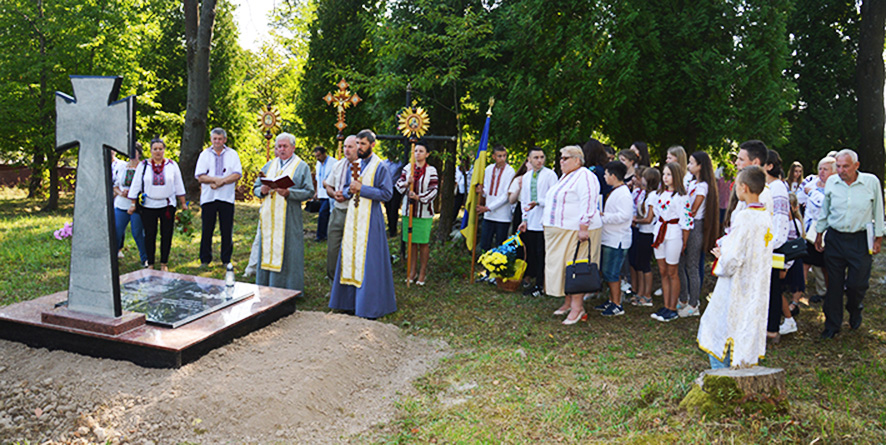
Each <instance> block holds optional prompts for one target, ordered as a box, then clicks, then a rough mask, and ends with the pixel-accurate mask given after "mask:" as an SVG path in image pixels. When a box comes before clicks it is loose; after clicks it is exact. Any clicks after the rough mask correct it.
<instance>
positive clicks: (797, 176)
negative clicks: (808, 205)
mask: <svg viewBox="0 0 886 445" xmlns="http://www.w3.org/2000/svg"><path fill="white" fill-rule="evenodd" d="M786 182H787V183H788V192H790V193H791V194H796V193H797V190H798V189H799V188H800V185H801V184H803V164H801V163H800V161H794V163H793V164H791V169H790V170H788V180H787V181H786Z"/></svg>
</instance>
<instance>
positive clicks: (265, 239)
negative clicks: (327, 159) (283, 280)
mask: <svg viewBox="0 0 886 445" xmlns="http://www.w3.org/2000/svg"><path fill="white" fill-rule="evenodd" d="M293 156H295V155H293ZM299 164H301V159H300V158H299V157H298V156H295V159H294V160H292V161H290V162H289V165H287V166H286V167H283V168H282V169H281V168H280V167H279V165H280V161H279V158H278V159H275V160H273V161H271V165H270V167H268V174H267V175H266V177H268V178H276V177H278V176H281V175H283V174H285V175H286V176H289V177H290V178H292V175H293V174H295V169H296V168H298V166H299ZM293 179H294V178H293ZM259 215H260V217H261V220H260V222H261V268H262V269H264V270H269V271H271V272H280V270H281V268H282V266H283V246H284V241H285V240H286V198H284V197H282V196H280V195H279V194H277V192H274V191H272V192H271V194H270V195H268V196H266V197H265V199H264V200H263V201H262V203H261V208H260V209H259Z"/></svg>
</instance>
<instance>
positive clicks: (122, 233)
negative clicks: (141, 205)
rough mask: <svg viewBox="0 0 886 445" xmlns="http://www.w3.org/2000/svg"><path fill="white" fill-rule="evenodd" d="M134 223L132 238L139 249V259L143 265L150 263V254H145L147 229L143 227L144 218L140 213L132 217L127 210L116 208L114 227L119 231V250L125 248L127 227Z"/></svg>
mask: <svg viewBox="0 0 886 445" xmlns="http://www.w3.org/2000/svg"><path fill="white" fill-rule="evenodd" d="M130 222H132V226H131V227H130V228H129V230H130V231H131V232H132V238H133V239H134V240H135V245H136V247H138V257H139V259H140V260H141V263H142V264H144V263H145V261H148V254H147V253H145V228H144V225H142V216H141V215H139V214H138V213H133V214H132V215H130V214H129V213H127V212H126V210H120V209H118V208H116V207H115V208H114V226H115V228H116V229H117V249H122V248H123V241H124V239H125V237H126V225H127V224H129V223H130Z"/></svg>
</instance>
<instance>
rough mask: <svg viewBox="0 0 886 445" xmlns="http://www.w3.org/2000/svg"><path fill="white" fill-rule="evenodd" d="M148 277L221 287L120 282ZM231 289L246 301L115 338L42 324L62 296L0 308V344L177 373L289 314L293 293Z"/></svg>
mask: <svg viewBox="0 0 886 445" xmlns="http://www.w3.org/2000/svg"><path fill="white" fill-rule="evenodd" d="M151 276H156V277H165V278H172V279H178V280H189V281H193V282H197V283H210V284H213V283H214V284H221V285H222V286H224V282H223V281H221V280H214V279H209V278H202V277H194V276H190V275H180V274H174V273H169V272H161V271H156V270H149V269H145V270H140V271H137V272H132V273H128V274H126V275H123V276H121V277H120V282H121V284H125V283H127V282H129V281H134V280H139V279H143V278H147V277H151ZM237 284H238V286H240V285H242V286H248V287H251V288H252V289H251V290H252V296H251V297H249V298H246V299H243V300H241V301H239V302H236V303H234V304H232V305H230V306H227V307H224V308H222V309H220V310H218V311H216V312H213V313H210V314H208V315H205V316H203V317H201V318H199V319H197V320H194V321H192V322H190V323H188V324H185V325H183V326H180V327H178V328H175V329H170V328H167V327H162V326H155V325H152V324H141V325H139V326H137V327H134V328H132V329H128V330H125V331H123V332H119V333H117V334H116V335H115V334H113V333H107V332H96V331H95V330H88V329H83V327H84V326H83V325H78V324H77V323H62V324H58V322H57V320H52V318H53V317H49V318H50V320H49V321H54V322H46V321H44V315H43V314H44V313H48V314H53V313H57V311H58V308H56V306H57V305H58V303H61V302H63V301H65V300H66V299H67V292H66V291H65V292H58V293H55V294H52V295H46V296H43V297H40V298H37V299H34V300H31V301H25V302H21V303H16V304H12V305H9V306H6V307H2V308H0V338H2V339H6V340H12V341H18V342H22V343H25V344H27V345H29V346H32V347H43V348H48V349H61V350H65V351H70V352H76V353H80V354H85V355H89V356H93V357H102V358H112V359H119V360H128V361H131V362H133V363H136V364H138V365H141V366H145V367H155V368H178V367H180V366H182V365H185V364H187V363H190V362H193V361H195V360H197V359H199V358H200V357H201V356H203V355H204V354H206V353H207V352H209V351H211V350H212V349H215V348H217V347H219V346H222V345H224V344H226V343H228V342H230V341H231V340H233V339H235V338H237V337H241V336H243V335H246V334H248V333H250V332H252V331H255V330H258V329H260V328H262V327H264V326H267V325H269V324H271V323H273V322H274V321H276V320H278V319H280V318H282V317H284V316H286V315H289V314H292V313H294V312H295V299H296V298H297V297H298V296H299V295H300V292H298V291H293V290H289V289H279V288H273V287H265V286H256V285H252V284H246V283H237ZM124 317H125V315H124ZM75 318H76V317H75ZM136 318H138V317H137V316H136ZM99 331H101V330H100V329H99Z"/></svg>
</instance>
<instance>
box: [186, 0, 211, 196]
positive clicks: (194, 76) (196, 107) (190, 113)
mask: <svg viewBox="0 0 886 445" xmlns="http://www.w3.org/2000/svg"><path fill="white" fill-rule="evenodd" d="M198 3H199V8H198ZM215 6H216V0H203V1H202V2H199V1H198V0H184V9H185V46H186V47H187V54H188V104H187V110H186V111H185V124H184V128H183V129H182V142H181V155H180V156H179V161H180V164H181V170H182V177H183V178H184V182H185V189H186V190H187V194H188V198H189V199H191V200H196V199H197V198H198V197H199V196H200V183H199V182H197V179H195V178H194V174H193V173H194V169H195V167H196V165H197V157H198V156H200V151H201V150H202V149H203V142H204V139H205V137H206V127H207V122H206V120H207V116H208V114H209V49H210V46H211V45H212V27H213V25H214V24H215ZM198 9H199V11H198Z"/></svg>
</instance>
